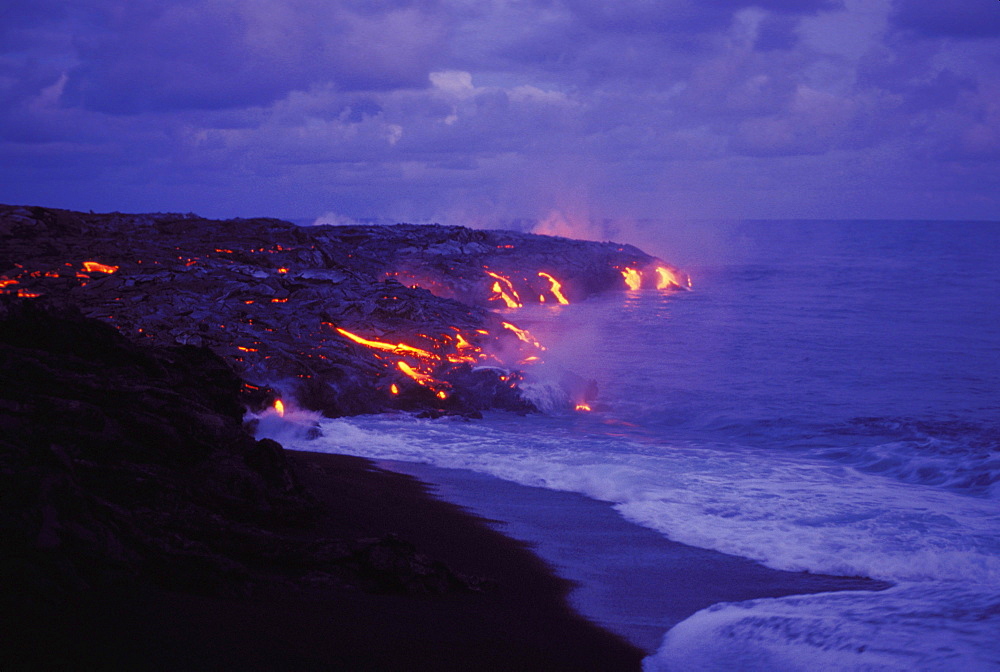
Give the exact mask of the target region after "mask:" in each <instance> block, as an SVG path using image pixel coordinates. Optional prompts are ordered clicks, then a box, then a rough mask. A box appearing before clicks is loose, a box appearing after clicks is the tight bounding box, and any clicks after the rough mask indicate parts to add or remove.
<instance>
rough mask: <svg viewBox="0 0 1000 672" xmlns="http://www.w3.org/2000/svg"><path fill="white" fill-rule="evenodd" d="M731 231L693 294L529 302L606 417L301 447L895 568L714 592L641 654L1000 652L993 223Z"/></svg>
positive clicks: (844, 658)
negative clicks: (716, 595)
mask: <svg viewBox="0 0 1000 672" xmlns="http://www.w3.org/2000/svg"><path fill="white" fill-rule="evenodd" d="M735 233H737V234H738V236H737V237H736V238H734V240H733V241H732V242H733V243H734V244H736V243H738V244H739V248H740V249H741V250H743V251H745V252H746V254H745V255H744V254H741V255H738V258H735V259H733V260H731V262H732V263H728V264H726V265H722V264H721V262H720V265H717V266H713V267H706V268H703V269H686V270H694V271H695V274H694V275H695V287H696V291H695V292H690V293H682V294H676V295H671V294H662V293H657V292H631V293H629V294H628V295H626V296H615V297H606V298H604V299H597V300H593V299H592V300H588V301H587V302H585V303H581V304H574V305H571V306H563V307H561V309H560V310H558V311H557V312H553V311H550V310H548V308H547V307H539V308H538V309H537V310H533V309H532V310H529V309H523V310H521V311H519V312H518V316H517V319H518V321H519V322H521V321H524V322H523V323H524V326H527V327H529V328H530V329H531V331H532V333H533V334H534V335H535V336H536V337H537V338H539V339H540V340H541V341H542V342H544V343H545V344H546V345H547V346H548V348H549V349H548V350H547V351H546V353H545V359H546V362H548V363H549V365H550V366H561V367H563V368H565V369H567V370H570V371H573V372H575V373H577V374H580V375H581V376H583V377H585V378H588V379H589V378H593V379H595V380H597V382H598V385H599V387H600V396H599V398H598V401H599V403H600V406H599V407H597V406H596V405H595V407H597V408H598V412H595V413H593V414H589V415H583V416H577V415H572V414H568V413H563V414H560V413H559V412H554V413H552V414H551V415H549V416H548V417H539V416H529V417H526V418H507V417H506V416H492V417H488V418H487V419H486V420H484V421H481V422H475V423H465V422H461V421H434V422H432V421H424V420H415V419H412V418H406V417H378V418H356V419H351V420H336V421H325V422H323V423H322V430H323V437H322V438H320V439H317V440H314V441H305V440H301V439H299V440H297V441H298V445H297V446H296V447H301V448H304V449H311V450H329V451H332V452H343V453H349V454H357V455H362V456H367V457H373V458H379V459H393V460H404V461H411V462H423V463H430V464H433V465H437V466H441V467H453V468H465V469H472V470H475V471H478V472H482V473H486V474H490V475H493V476H497V477H500V478H504V479H508V480H511V481H514V482H517V483H521V484H525V485H534V486H542V487H547V488H551V489H557V490H567V491H574V492H579V493H583V494H586V495H588V496H590V497H593V498H595V499H599V500H603V501H607V502H611V503H613V504H614V505H615V506H616V507H617V509H618V511H619V512H620V513H621V514H622V515H623V516H624V517H626V518H628V519H629V520H632V521H634V522H637V523H639V524H642V525H644V526H646V527H649V528H651V529H654V530H657V531H659V532H660V533H662V534H664V535H665V536H667V537H669V538H671V539H674V540H676V541H681V542H685V543H688V544H691V545H694V546H699V547H703V548H711V549H715V550H720V551H724V552H727V553H731V554H736V555H740V556H744V557H748V558H753V559H755V560H758V561H760V562H763V563H765V564H767V565H769V566H771V567H774V568H778V569H787V570H805V571H810V572H822V573H834V574H847V575H865V576H871V577H876V578H881V579H886V580H889V581H893V582H895V583H897V586H896V587H894V588H892V589H890V590H888V591H884V592H879V593H873V592H865V593H833V594H826V595H810V596H800V597H786V598H779V599H774V600H758V601H753V602H747V603H742V604H732V605H717V606H716V607H713V608H711V609H708V610H705V611H702V612H699V613H698V614H695V615H694V616H692V617H691V618H689V619H688V620H687V621H684V622H682V623H681V624H679V625H677V626H676V627H674V628H673V629H672V630H671V631H670V633H668V634H667V636H666V638H665V640H664V643H663V647H662V649H661V650H660V652H659V653H658V654H657V655H655V656H654V657H652V658H650V660H649V661H648V666H649V669H650V670H690V669H699V670H701V669H707V670H730V669H744V670H807V669H808V670H816V669H848V670H879V669H882V670H900V669H919V670H945V669H948V670H950V669H962V670H963V671H964V670H985V669H1000V639H998V638H997V636H996V633H997V632H1000V623H998V614H1000V604H998V603H1000V599H998V598H997V595H1000V507H998V505H997V499H998V497H1000V490H998V488H1000V462H998V456H1000V453H998V452H997V451H998V447H1000V426H998V425H997V424H996V422H995V420H993V418H996V412H997V402H996V390H997V389H1000V360H998V359H997V357H996V352H997V349H998V348H1000V321H997V320H996V319H993V316H994V313H995V304H996V287H998V286H1000V284H998V283H1000V257H998V254H1000V245H998V244H996V243H997V235H998V233H997V230H996V228H995V227H992V228H983V227H974V226H967V227H959V228H956V227H951V226H948V227H944V226H936V225H935V226H911V225H888V224H884V225H880V226H871V225H869V223H847V224H842V225H831V226H812V225H810V226H798V225H791V224H787V225H781V226H777V225H767V226H761V227H756V228H755V227H753V226H749V225H747V226H743V225H740V226H739V227H737V231H735ZM747 240H750V241H752V242H753V243H754V245H753V246H750V247H748V246H746V245H744V242H745V241H747ZM889 316H891V318H890V317H889ZM553 392H554V389H553V388H545V387H544V386H542V387H539V388H537V389H533V390H532V393H533V394H535V395H536V396H535V398H537V399H538V400H540V401H552V402H553V403H551V404H550V405H551V407H552V408H553V409H555V408H557V407H558V406H559V404H558V403H554V402H555V401H556V400H555V399H554V395H553V394H552V393H553ZM543 405H545V404H543Z"/></svg>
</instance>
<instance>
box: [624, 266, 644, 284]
mask: <svg viewBox="0 0 1000 672" xmlns="http://www.w3.org/2000/svg"><path fill="white" fill-rule="evenodd" d="M622 277H623V278H625V284H626V285H628V288H629V289H639V288H641V287H642V273H640V272H639V271H637V270H636V269H634V268H626V269H625V270H623V271H622Z"/></svg>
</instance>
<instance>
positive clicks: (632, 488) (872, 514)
mask: <svg viewBox="0 0 1000 672" xmlns="http://www.w3.org/2000/svg"><path fill="white" fill-rule="evenodd" d="M580 422H581V421H579V420H578V419H576V418H566V417H564V418H552V417H549V418H537V417H536V418H518V419H516V420H507V419H504V418H493V419H488V420H487V421H484V422H479V423H466V422H461V421H444V422H442V421H429V420H421V419H414V418H411V417H407V416H397V417H389V416H382V417H367V418H354V419H340V420H325V421H323V422H322V423H321V428H322V432H323V436H322V437H321V438H318V439H313V440H306V439H299V440H296V441H294V442H292V445H291V446H290V447H295V448H302V449H309V450H319V451H328V452H338V453H347V454H355V455H360V456H364V457H369V458H374V459H386V460H403V461H411V462H421V463H429V464H432V465H435V466H439V467H446V468H461V469H471V470H474V471H478V472H481V473H486V474H490V475H492V476H496V477H498V478H503V479H506V480H510V481H514V482H517V483H520V484H523V485H532V486H541V487H546V488H550V489H554V490H565V491H573V492H579V493H582V494H585V495H587V496H589V497H592V498H594V499H598V500H602V501H606V502H611V503H613V504H614V505H615V507H616V508H617V510H618V511H619V512H620V513H621V514H622V515H623V516H624V517H625V518H627V519H628V520H631V521H633V522H636V523H638V524H641V525H644V526H646V527H650V528H652V529H655V530H657V531H660V532H662V533H663V534H664V535H666V536H667V537H669V538H671V539H674V540H676V541H680V542H683V543H687V544H690V545H693V546H698V547H702V548H711V549H714V550H719V551H722V552H726V553H730V554H734V555H740V556H743V557H749V558H753V559H756V560H759V561H761V562H763V563H764V564H766V565H768V566H771V567H773V568H776V569H785V570H792V571H810V572H815V573H830V574H841V575H848V576H854V575H863V576H870V577H873V578H880V579H886V580H889V581H894V582H898V583H899V584H900V585H899V586H898V587H896V588H894V589H892V590H890V591H887V592H884V593H868V592H864V593H851V594H843V593H834V594H829V595H817V596H807V597H794V598H781V599H777V600H758V601H755V602H750V603H745V604H740V605H723V606H717V607H714V608H712V609H710V610H706V611H704V612H700V613H699V614H697V615H695V616H693V617H692V618H690V619H688V620H687V621H685V622H684V623H682V624H681V625H678V626H677V627H675V628H674V629H672V630H671V631H670V634H669V635H668V637H667V638H666V640H665V641H664V644H663V648H662V649H661V651H660V652H659V653H658V654H657V655H656V656H654V657H652V658H651V659H650V660H649V661H647V666H648V669H649V670H686V669H692V666H691V665H690V663H691V662H692V661H694V660H700V661H703V663H702V664H699V665H696V666H694V667H695V668H697V669H709V670H711V669H719V670H721V669H733V668H732V667H727V665H726V661H727V660H729V661H731V660H733V658H732V656H739V659H740V660H743V661H744V666H743V667H741V668H740V669H746V670H768V669H780V670H786V669H788V670H797V669H803V670H805V669H821V668H829V669H855V670H868V669H871V670H878V669H885V670H897V669H899V670H902V669H948V667H949V666H950V665H951V663H953V662H956V661H958V662H961V664H962V665H964V666H965V667H966V668H968V669H970V670H974V669H986V667H983V666H985V665H987V664H988V663H989V662H990V661H991V660H992V658H991V656H992V657H996V656H1000V652H998V647H997V645H996V644H994V643H992V639H993V638H992V636H991V635H990V634H989V633H990V632H992V630H993V628H995V627H996V626H997V625H998V618H1000V617H998V615H997V614H998V613H1000V608H998V606H997V603H996V602H997V601H996V600H994V601H992V602H991V599H992V597H993V596H995V595H997V594H998V593H1000V540H998V538H997V535H996V534H995V532H996V530H998V529H1000V510H998V509H997V507H996V502H994V501H991V500H988V499H983V498H977V497H969V496H963V495H960V494H956V493H953V492H949V491H947V490H940V489H934V488H931V487H921V486H915V485H913V484H906V483H901V482H898V481H895V480H893V479H890V478H885V477H883V476H880V475H873V474H866V473H862V472H857V471H854V470H852V469H849V468H845V467H843V466H840V465H836V464H830V463H826V462H816V461H810V460H805V461H803V460H802V459H801V456H799V457H796V458H793V457H788V458H787V459H786V458H783V457H781V456H775V455H770V456H765V455H763V454H761V453H760V452H759V451H755V450H751V449H746V450H721V449H714V448H711V447H706V446H700V447H691V446H672V445H668V444H662V443H656V442H654V441H647V442H645V443H642V444H639V443H635V442H633V441H632V440H631V439H624V438H621V437H610V436H608V435H607V434H604V433H601V432H600V431H595V429H596V428H597V427H598V426H597V425H596V424H585V425H584V426H581V425H580ZM586 422H590V421H589V420H588V421H586ZM958 612H962V613H958ZM935 633H936V634H935ZM720 638H724V641H725V642H726V644H725V646H724V647H719V646H718V642H719V641H720ZM880 642H882V643H885V642H891V644H885V645H884V646H883V645H882V644H880ZM932 644H933V647H931V645H932ZM945 644H947V646H945ZM929 647H930V648H929ZM949 647H950V648H949ZM897 649H898V650H897ZM712 661H717V662H718V665H717V666H715V667H713V663H712ZM914 665H916V666H915V667H914ZM977 666H979V667H977Z"/></svg>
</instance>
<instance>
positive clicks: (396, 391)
mask: <svg viewBox="0 0 1000 672" xmlns="http://www.w3.org/2000/svg"><path fill="white" fill-rule="evenodd" d="M389 391H390V392H392V393H393V394H399V386H397V385H396V383H393V384H392V385H390V386H389Z"/></svg>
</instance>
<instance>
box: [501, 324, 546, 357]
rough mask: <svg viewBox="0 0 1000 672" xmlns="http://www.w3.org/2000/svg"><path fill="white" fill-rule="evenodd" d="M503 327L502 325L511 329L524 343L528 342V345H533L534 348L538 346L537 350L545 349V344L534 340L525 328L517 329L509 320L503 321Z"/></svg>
mask: <svg viewBox="0 0 1000 672" xmlns="http://www.w3.org/2000/svg"><path fill="white" fill-rule="evenodd" d="M503 327H504V329H510V330H511V331H513V332H514V335H516V336H517V337H518V338H519V339H521V340H522V341H524V342H525V343H528V344H529V345H533V346H535V347H536V348H538V349H539V350H545V346H544V345H542V344H541V343H539V342H538V341H537V340H535V337H534V336H532V335H531V334H530V333H528V330H527V329H519V328H518V327H515V326H514V325H513V324H511V323H510V322H504V323H503Z"/></svg>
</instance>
